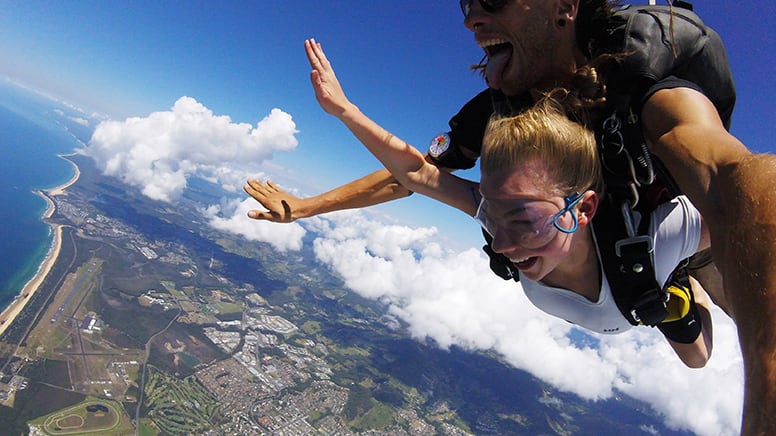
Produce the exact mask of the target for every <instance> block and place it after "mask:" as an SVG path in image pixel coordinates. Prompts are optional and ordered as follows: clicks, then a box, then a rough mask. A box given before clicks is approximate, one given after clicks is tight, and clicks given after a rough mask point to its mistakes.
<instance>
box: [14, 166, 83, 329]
mask: <svg viewBox="0 0 776 436" xmlns="http://www.w3.org/2000/svg"><path fill="white" fill-rule="evenodd" d="M58 156H59V157H60V158H62V159H64V160H66V161H68V162H70V164H71V165H72V166H73V168H74V170H75V174H74V175H73V177H72V178H71V179H70V180H68V181H67V182H65V183H64V184H62V185H60V186H57V187H55V188H51V189H48V190H37V189H36V190H34V191H33V193H35V194H36V195H38V196H40V197H41V198H43V199H44V200H46V203H47V204H48V207H47V208H46V211H45V212H44V213H43V217H42V218H43V221H44V222H45V221H46V220H48V219H49V218H51V217H52V216H53V215H54V212H56V210H57V208H56V205H55V204H54V201H53V200H52V197H55V196H58V195H63V194H64V193H65V189H67V188H68V187H69V186H71V185H72V184H73V183H75V182H76V181H78V178H79V177H80V176H81V170H80V168H78V165H76V164H75V162H73V161H72V160H70V159H68V158H67V156H71V155H61V154H60V155H58ZM48 224H49V225H50V226H51V228H52V229H53V230H54V237H53V239H52V241H51V246H50V247H49V250H48V252H47V253H46V257H45V258H44V259H43V262H42V263H41V264H40V266H39V267H38V271H37V272H36V273H35V275H34V276H33V277H32V278H31V279H30V280H29V281H28V282H27V284H25V285H24V287H23V288H22V290H21V292H20V293H19V294H18V295H17V296H16V297H14V299H13V301H11V302H10V303H9V304H8V306H7V307H6V308H4V309H3V312H2V313H0V335H2V334H3V333H5V331H6V330H7V329H8V327H9V326H11V324H13V322H14V321H15V320H16V317H17V316H19V314H20V313H21V312H22V310H23V309H24V307H25V306H26V305H27V303H28V302H29V301H30V300H31V299H32V297H33V296H34V295H35V292H37V290H38V288H40V286H41V285H42V284H43V281H44V280H45V279H46V276H47V275H48V274H49V272H50V271H51V268H52V267H53V266H54V263H55V262H56V260H57V258H58V257H59V252H60V250H61V248H62V224H55V223H48Z"/></svg>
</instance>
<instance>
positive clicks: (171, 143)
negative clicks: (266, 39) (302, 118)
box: [82, 97, 297, 202]
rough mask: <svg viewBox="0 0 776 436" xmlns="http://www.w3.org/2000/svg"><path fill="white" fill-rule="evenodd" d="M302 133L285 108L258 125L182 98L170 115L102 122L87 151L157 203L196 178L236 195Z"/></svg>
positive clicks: (168, 199)
mask: <svg viewBox="0 0 776 436" xmlns="http://www.w3.org/2000/svg"><path fill="white" fill-rule="evenodd" d="M296 133H297V130H296V125H295V124H294V122H293V120H292V119H291V116H290V115H289V114H287V113H285V112H283V111H281V110H280V109H273V110H272V111H271V112H270V114H269V115H267V116H266V117H265V118H264V119H263V120H261V121H260V122H259V123H258V124H257V125H256V127H253V126H251V125H250V124H247V123H233V122H232V120H231V118H230V117H228V116H225V115H214V114H213V112H212V111H211V110H209V109H208V108H206V107H205V106H203V105H202V104H201V103H199V102H197V101H196V100H194V99H193V98H191V97H181V98H180V99H178V101H176V102H175V105H174V106H173V107H172V109H171V110H170V111H165V112H154V113H152V114H150V115H148V116H147V117H145V118H138V117H134V118H128V119H126V120H124V121H103V122H101V123H100V124H99V125H98V126H97V127H96V129H95V131H94V134H93V135H92V139H91V140H90V141H89V144H88V145H87V146H86V147H85V148H84V149H83V150H82V152H83V153H84V154H86V155H88V156H91V157H92V158H93V159H94V160H95V162H96V164H97V167H98V168H99V169H100V170H101V171H102V172H103V173H104V174H106V175H109V176H114V177H117V178H120V179H121V180H122V181H124V182H125V183H127V184H130V185H132V186H137V187H139V188H140V189H141V191H142V192H143V194H144V195H146V196H148V197H150V198H152V199H155V200H161V201H166V202H171V201H174V200H175V199H177V198H178V196H180V194H181V193H182V191H183V190H184V189H185V187H186V186H187V183H188V179H189V178H190V177H192V176H196V177H202V178H206V179H208V180H211V181H214V182H216V183H220V184H221V185H222V187H224V188H225V189H226V190H228V191H236V190H237V189H238V188H237V187H239V186H241V185H242V183H243V182H244V181H245V178H246V175H247V170H248V168H250V167H251V166H252V167H253V169H254V170H255V167H256V166H257V165H258V164H259V163H261V162H262V161H264V160H267V159H270V158H271V157H272V153H273V152H274V151H275V150H281V151H288V150H292V149H294V148H295V147H296V145H297V140H296V138H295V136H294V135H295V134H296Z"/></svg>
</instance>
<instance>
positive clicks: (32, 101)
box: [0, 77, 84, 310]
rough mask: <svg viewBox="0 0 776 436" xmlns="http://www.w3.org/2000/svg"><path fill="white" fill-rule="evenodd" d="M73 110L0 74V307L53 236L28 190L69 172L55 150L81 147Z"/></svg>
mask: <svg viewBox="0 0 776 436" xmlns="http://www.w3.org/2000/svg"><path fill="white" fill-rule="evenodd" d="M75 114H76V112H75V111H73V109H71V108H68V107H67V106H63V105H61V104H58V103H56V102H55V101H54V100H50V99H47V98H44V97H42V96H40V95H38V94H35V93H33V92H31V91H28V90H26V89H23V88H20V87H18V86H16V85H14V84H12V83H10V82H8V81H4V80H3V79H2V78H1V77H0V150H2V155H3V159H1V160H0V180H1V181H0V199H2V206H0V223H2V225H0V259H1V260H2V261H0V310H2V309H4V308H5V307H6V306H7V305H8V303H9V302H11V301H12V300H13V298H14V297H15V296H16V295H18V294H19V293H20V292H21V289H22V288H23V287H24V285H25V284H26V283H27V282H28V281H29V280H30V279H31V278H32V277H33V276H34V275H35V273H36V272H37V270H38V268H39V266H40V265H41V263H42V262H43V260H44V259H45V256H46V254H47V252H48V250H49V247H50V245H51V242H52V240H53V236H54V234H53V231H52V229H51V227H50V226H48V225H47V224H46V223H44V222H43V220H42V216H43V213H44V212H45V210H46V201H45V200H44V199H43V198H41V197H40V196H38V195H36V194H35V193H34V192H33V191H34V190H43V189H49V188H53V187H56V186H59V185H62V184H63V183H65V182H67V181H68V180H70V179H71V178H72V177H73V175H74V169H73V166H72V165H71V164H70V163H69V162H67V161H65V160H64V159H62V158H60V157H58V155H59V154H68V153H72V152H73V150H75V149H76V148H78V147H80V146H81V144H80V143H79V141H78V139H76V138H75V137H74V136H73V134H74V133H73V132H74V131H75V132H77V133H78V134H79V135H81V136H83V135H84V132H83V130H84V127H83V126H81V128H76V129H75V130H73V129H72V125H73V124H76V125H77V124H78V123H76V122H74V121H73V120H71V117H72V118H75ZM81 117H83V115H81Z"/></svg>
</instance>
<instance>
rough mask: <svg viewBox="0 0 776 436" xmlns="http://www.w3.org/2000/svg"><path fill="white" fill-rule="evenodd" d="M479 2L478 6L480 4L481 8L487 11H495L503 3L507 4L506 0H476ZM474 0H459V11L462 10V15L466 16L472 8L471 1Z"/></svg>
mask: <svg viewBox="0 0 776 436" xmlns="http://www.w3.org/2000/svg"><path fill="white" fill-rule="evenodd" d="M478 1H479V2H480V6H482V9H485V10H486V11H488V12H491V13H493V12H496V11H498V10H499V9H501V8H503V7H504V5H505V4H507V0H478ZM473 2H474V0H461V1H460V4H461V12H463V16H464V17H466V16H468V15H469V12H470V11H471V10H472V3H473Z"/></svg>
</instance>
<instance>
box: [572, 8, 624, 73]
mask: <svg viewBox="0 0 776 436" xmlns="http://www.w3.org/2000/svg"><path fill="white" fill-rule="evenodd" d="M619 3H620V2H619V0H579V12H578V13H577V23H576V26H577V27H576V39H577V45H578V46H579V48H580V49H581V50H582V51H583V52H584V53H585V55H586V56H587V57H588V59H592V58H594V57H596V56H598V55H600V54H602V50H605V47H606V44H605V43H604V41H606V39H607V34H606V31H605V30H606V27H607V26H606V23H607V22H608V20H609V18H610V17H611V16H612V14H613V13H614V8H615V6H617V5H618V4H619Z"/></svg>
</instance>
